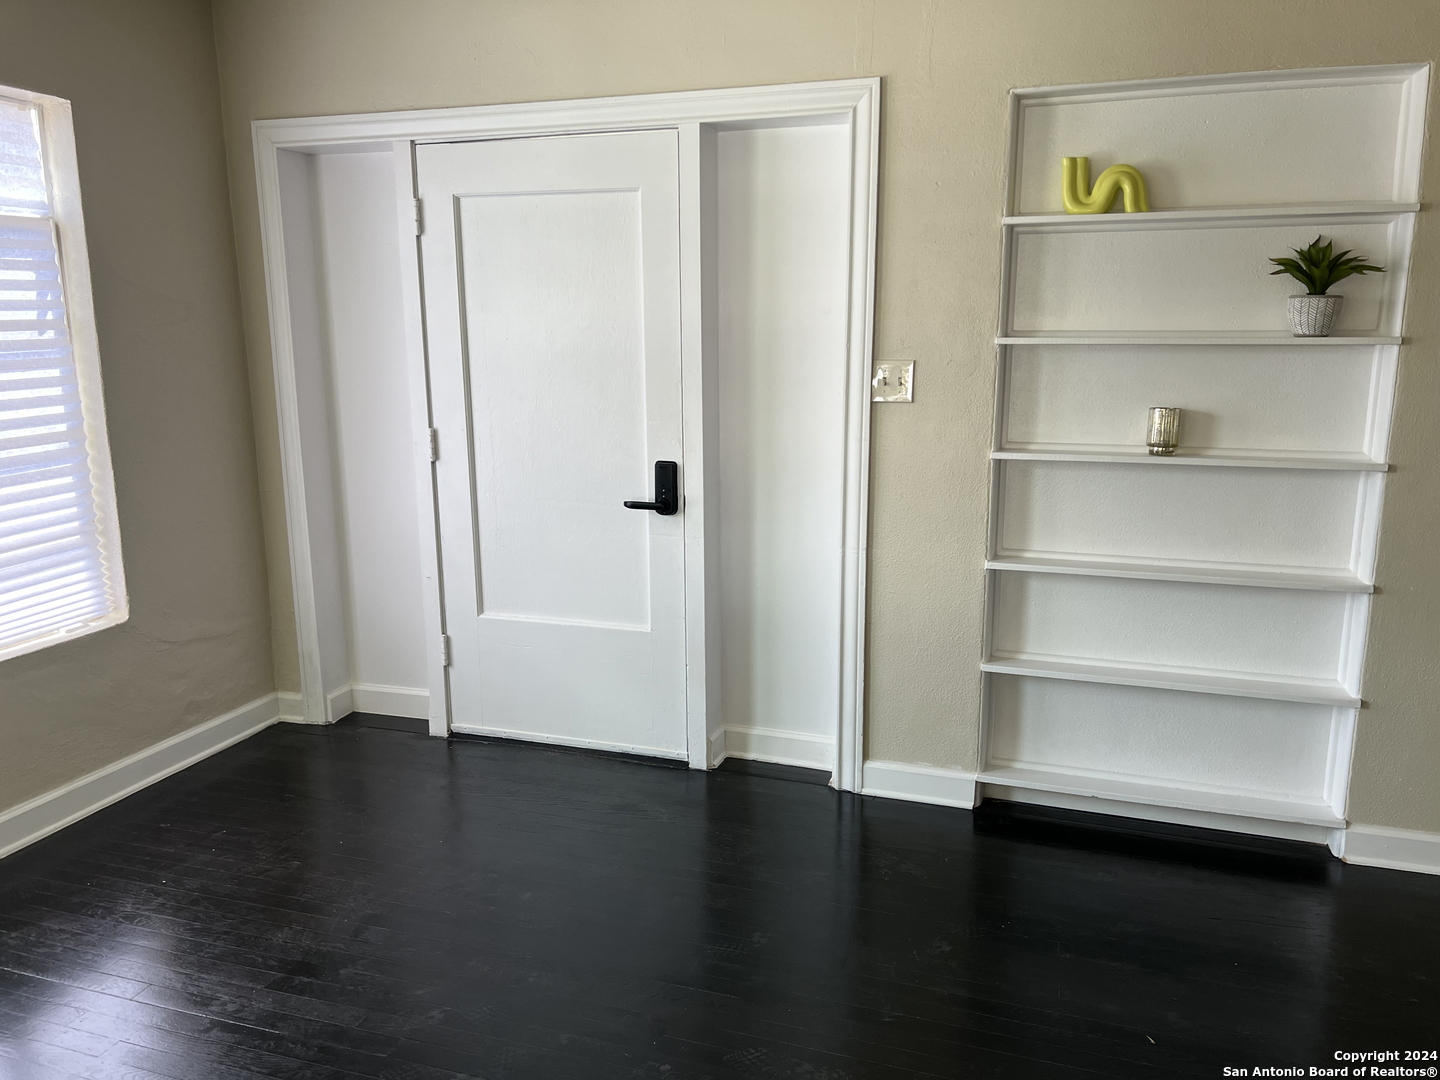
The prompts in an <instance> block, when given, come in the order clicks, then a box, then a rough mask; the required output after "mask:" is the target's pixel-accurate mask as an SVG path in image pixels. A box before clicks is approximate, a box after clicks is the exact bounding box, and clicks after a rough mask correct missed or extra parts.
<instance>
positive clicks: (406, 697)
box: [350, 683, 433, 734]
mask: <svg viewBox="0 0 1440 1080" xmlns="http://www.w3.org/2000/svg"><path fill="white" fill-rule="evenodd" d="M350 693H351V701H352V703H353V705H354V709H355V712H363V713H378V714H379V715H381V716H403V717H406V718H407V719H410V720H427V719H430V691H429V690H426V689H425V688H424V687H418V686H382V685H381V684H379V683H356V684H355V685H354V686H352V687H350ZM432 734H433V732H432Z"/></svg>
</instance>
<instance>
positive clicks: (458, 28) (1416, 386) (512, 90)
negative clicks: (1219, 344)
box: [214, 0, 1440, 831]
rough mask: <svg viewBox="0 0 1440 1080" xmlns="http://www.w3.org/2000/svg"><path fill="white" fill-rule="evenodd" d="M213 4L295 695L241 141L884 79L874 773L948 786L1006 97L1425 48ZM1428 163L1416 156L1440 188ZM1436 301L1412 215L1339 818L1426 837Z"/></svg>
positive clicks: (1326, 16)
mask: <svg viewBox="0 0 1440 1080" xmlns="http://www.w3.org/2000/svg"><path fill="white" fill-rule="evenodd" d="M214 10H215V21H216V35H217V43H218V51H219V57H220V71H221V87H222V94H223V97H224V101H225V114H226V123H227V139H228V143H229V151H230V167H231V183H232V193H233V199H234V207H235V217H236V229H237V241H238V246H239V253H240V262H241V267H242V289H243V292H244V297H245V308H246V330H247V337H248V340H249V345H250V355H251V380H252V386H253V392H254V397H255V412H256V431H257V438H258V442H259V449H260V462H261V479H262V489H263V494H264V508H265V516H266V526H267V528H266V537H267V545H268V551H269V555H270V566H271V568H272V574H271V601H272V605H273V607H274V610H275V612H276V619H275V624H276V634H275V649H276V666H277V669H278V671H279V677H280V679H281V684H282V685H283V686H287V687H292V688H293V687H294V686H296V684H297V682H298V678H297V674H296V663H295V659H294V648H295V646H294V632H293V627H292V619H291V616H290V614H289V610H290V591H289V589H290V587H289V582H288V580H287V579H286V573H285V567H286V554H285V537H284V526H283V507H282V503H281V497H280V487H279V476H280V470H279V450H278V443H277V440H276V434H275V415H274V406H273V391H272V389H271V386H272V384H271V372H270V359H269V347H268V340H269V339H268V329H267V326H266V319H265V297H264V285H263V281H262V278H261V270H260V255H259V245H260V237H259V229H258V224H257V218H256V205H255V188H254V179H253V176H254V174H253V162H252V160H251V153H250V132H249V125H250V121H251V120H253V119H256V118H262V117H283V116H302V115H312V114H326V113H345V112H360V111H367V110H385V109H407V108H420V107H435V106H446V105H475V104H487V103H493V102H508V101H531V100H543V99H554V98H570V97H593V96H599V95H606V94H634V93H645V92H650V91H666V90H684V89H695V88H702V87H717V86H739V85H746V84H760V83H782V82H797V81H802V80H810V79H836V78H846V77H851V76H856V75H880V76H883V77H884V79H885V86H884V119H883V128H882V157H881V189H880V250H879V275H878V280H879V286H878V311H877V319H876V348H877V352H878V354H879V355H882V356H904V357H913V358H915V360H916V361H917V363H918V365H919V373H918V374H919V380H918V386H919V397H918V400H917V402H916V404H915V405H914V406H913V407H910V408H890V409H877V410H876V413H875V427H874V451H873V461H874V476H873V488H872V503H871V505H872V507H873V518H872V524H871V533H870V537H871V549H870V550H871V563H870V612H871V619H870V627H869V646H870V667H869V702H868V708H869V753H870V755H871V756H872V757H880V758H890V759H898V760H902V761H916V762H929V763H933V764H937V765H946V766H954V767H960V768H973V767H974V766H975V765H976V728H977V722H978V721H977V718H978V710H979V690H980V679H979V673H978V670H977V664H978V660H979V655H980V624H981V611H982V597H983V589H984V582H983V574H982V571H981V566H982V561H983V558H984V550H985V524H986V522H985V518H986V510H987V494H986V493H987V483H988V474H987V465H986V450H987V447H988V440H989V433H990V414H991V407H992V387H993V379H994V376H993V368H994V362H995V351H994V347H993V345H992V343H991V342H992V338H993V335H994V331H995V325H996V319H997V297H998V285H999V273H1000V269H999V250H1000V229H999V221H998V219H999V214H1000V205H1001V196H1002V192H1003V187H1004V151H1005V140H1006V130H1005V125H1006V94H1007V91H1008V90H1009V89H1010V88H1011V87H1015V86H1035V85H1045V84H1057V83H1072V82H1091V81H1100V80H1110V79H1131V78H1145V77H1151V76H1162V75H1180V74H1190V73H1199V72H1224V71H1250V70H1257V69H1270V68H1293V67H1312V66H1328V65H1340V64H1369V63H1394V62H1399V61H1422V60H1434V59H1435V57H1436V54H1437V52H1440V4H1436V3H1434V0H1369V2H1367V3H1354V2H1353V0H1204V2H1201V3H1195V2H1194V0H1084V2H1083V3H1077V2H1074V0H970V2H946V0H723V2H717V0H409V2H404V3H399V2H388V3H387V2H381V0H307V2H305V3H296V2H294V0H216V3H215V8H214ZM1435 96H1436V95H1432V99H1433V98H1434V97H1435ZM1432 123H1433V108H1432ZM1336 152H1337V153H1344V147H1343V146H1337V147H1336ZM1434 155H1435V151H1434V148H1433V143H1432V144H1431V147H1430V149H1429V150H1428V152H1427V168H1426V174H1427V176H1428V177H1429V178H1430V185H1429V190H1431V191H1433V190H1434V184H1435V182H1436V181H1437V177H1440V174H1437V170H1436V168H1435V162H1434V160H1433V158H1434ZM1437 286H1440V238H1437V237H1436V235H1435V228H1434V226H1433V225H1432V223H1431V215H1430V214H1428V213H1427V214H1422V215H1421V217H1420V225H1419V234H1418V238H1417V243H1416V248H1415V277H1414V279H1413V286H1412V288H1413V292H1412V296H1413V301H1412V304H1411V311H1410V325H1409V326H1408V328H1407V334H1408V335H1409V337H1410V339H1411V341H1412V344H1410V345H1408V346H1407V347H1406V348H1405V349H1403V350H1402V357H1401V379H1400V403H1399V409H1398V412H1397V415H1396V427H1395V436H1394V460H1395V462H1396V469H1395V474H1394V477H1393V482H1392V485H1391V487H1390V497H1389V500H1388V503H1387V506H1386V511H1385V519H1384V530H1383V536H1382V539H1381V543H1382V547H1381V556H1380V571H1379V573H1380V578H1379V580H1380V589H1381V591H1380V594H1379V595H1378V596H1377V598H1376V603H1375V609H1374V624H1373V631H1372V636H1371V654H1370V661H1369V667H1368V672H1367V691H1368V693H1367V696H1368V697H1370V698H1372V699H1373V701H1374V707H1373V708H1368V709H1366V710H1365V711H1364V713H1363V714H1362V717H1361V725H1360V737H1359V746H1358V750H1357V761H1356V770H1355V777H1354V787H1353V791H1354V798H1353V804H1352V816H1353V817H1354V819H1356V820H1358V821H1362V822H1370V823H1376V824H1384V825H1393V826H1400V827H1409V828H1423V829H1430V830H1437V831H1440V723H1437V704H1436V695H1435V683H1436V677H1437V672H1440V628H1437V620H1436V614H1437V612H1436V599H1437V595H1440V567H1437V564H1436V559H1435V538H1436V535H1437V529H1436V526H1437V520H1436V519H1437V507H1440V498H1437V495H1440V440H1437V439H1436V437H1435V435H1434V432H1435V431H1436V421H1437V419H1440V373H1437V365H1436V356H1435V345H1436V341H1437V334H1440V311H1437V306H1436V305H1435V303H1434V295H1435V290H1436V288H1437Z"/></svg>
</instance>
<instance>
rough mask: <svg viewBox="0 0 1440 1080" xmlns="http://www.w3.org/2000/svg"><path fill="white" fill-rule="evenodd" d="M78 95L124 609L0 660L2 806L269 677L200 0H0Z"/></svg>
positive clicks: (181, 725) (209, 57)
mask: <svg viewBox="0 0 1440 1080" xmlns="http://www.w3.org/2000/svg"><path fill="white" fill-rule="evenodd" d="M0 25H3V26H4V28H5V32H4V34H3V35H0V83H3V84H7V85H12V86H19V87H23V88H25V89H29V90H36V91H41V92H43V93H47V94H55V95H58V96H60V97H65V98H69V99H70V100H71V102H72V104H73V107H74V116H75V141H76V144H77V152H78V155H79V163H80V183H81V197H82V200H83V202H84V207H85V224H86V230H87V233H88V240H89V251H90V266H91V273H92V276H93V280H94V290H95V315H96V320H97V322H98V324H99V334H100V357H101V365H102V369H103V378H104V384H105V403H106V415H107V417H108V420H109V427H110V443H111V449H112V451H113V456H114V464H115V482H116V487H117V489H118V498H119V506H120V530H121V542H122V544H123V547H124V555H125V570H126V574H127V577H128V583H129V588H130V610H131V616H130V620H129V622H127V623H125V624H124V625H122V626H118V627H115V628H113V629H110V630H104V631H102V632H100V633H99V634H94V635H91V636H90V637H86V638H82V639H79V640H76V641H73V642H68V643H66V644H64V645H59V646H56V647H54V648H50V649H46V650H44V651H42V652H39V653H33V654H31V655H29V656H23V657H19V658H17V659H13V660H6V661H5V662H4V663H3V664H0V809H4V808H5V807H8V806H12V805H14V804H16V803H19V802H23V801H25V800H26V799H28V798H31V797H32V796H35V795H38V794H40V793H42V792H44V791H47V790H49V789H51V788H54V787H56V786H58V785H60V784H63V783H65V782H66V781H68V780H73V779H75V778H76V777H78V776H82V775H84V774H85V773H87V772H90V771H91V770H93V769H96V768H99V767H100V766H103V765H106V764H109V763H110V762H112V761H115V760H117V759H119V758H122V757H125V756H127V755H129V754H132V753H134V752H135V751H137V750H141V749H143V748H145V747H146V746H149V745H151V744H153V743H156V742H159V741H160V740H162V739H165V738H167V737H169V736H171V735H174V734H176V733H178V732H180V731H183V730H184V729H186V728H188V727H192V726H194V725H195V724H197V723H200V722H201V721H204V720H208V719H210V718H212V717H214V716H218V715H219V714H221V713H224V712H227V711H229V710H230V709H232V708H234V707H236V706H237V705H242V704H244V703H245V702H247V701H251V700H253V699H254V698H257V697H260V696H261V695H263V694H266V693H268V692H270V691H271V690H272V689H274V681H273V677H272V668H271V662H270V640H269V639H270V628H269V608H268V604H267V599H266V591H265V590H266V585H265V554H264V547H263V543H262V535H261V526H260V508H259V500H258V495H257V492H258V489H257V484H256V470H255V450H254V435H253V426H252V421H251V416H250V399H249V392H248V390H249V387H248V383H247V380H246V369H245V352H244V342H243V337H242V333H241V326H240V305H239V292H238V289H237V285H236V274H235V257H234V240H233V232H232V226H231V221H230V216H229V208H228V206H227V190H226V178H225V156H224V144H223V142H222V139H221V132H220V96H219V86H218V83H217V80H216V67H215V50H214V36H213V31H212V27H211V22H210V9H209V5H208V4H205V3H203V2H200V0H126V2H125V3H123V4H115V3H100V2H94V0H91V2H84V0H23V2H21V0H15V2H5V3H3V4H0Z"/></svg>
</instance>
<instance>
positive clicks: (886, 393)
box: [870, 360, 915, 401]
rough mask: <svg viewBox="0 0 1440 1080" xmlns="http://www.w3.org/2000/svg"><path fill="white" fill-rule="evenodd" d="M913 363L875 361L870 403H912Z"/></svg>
mask: <svg viewBox="0 0 1440 1080" xmlns="http://www.w3.org/2000/svg"><path fill="white" fill-rule="evenodd" d="M914 387H915V361H914V360H876V361H875V375H874V377H873V378H872V379H871V380H870V400H871V401H914V400H915V398H914Z"/></svg>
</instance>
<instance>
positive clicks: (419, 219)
mask: <svg viewBox="0 0 1440 1080" xmlns="http://www.w3.org/2000/svg"><path fill="white" fill-rule="evenodd" d="M424 231H425V219H424V217H423V216H421V213H420V200H419V199H416V200H415V235H416V236H419V235H420V234H421V233H423V232H424Z"/></svg>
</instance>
